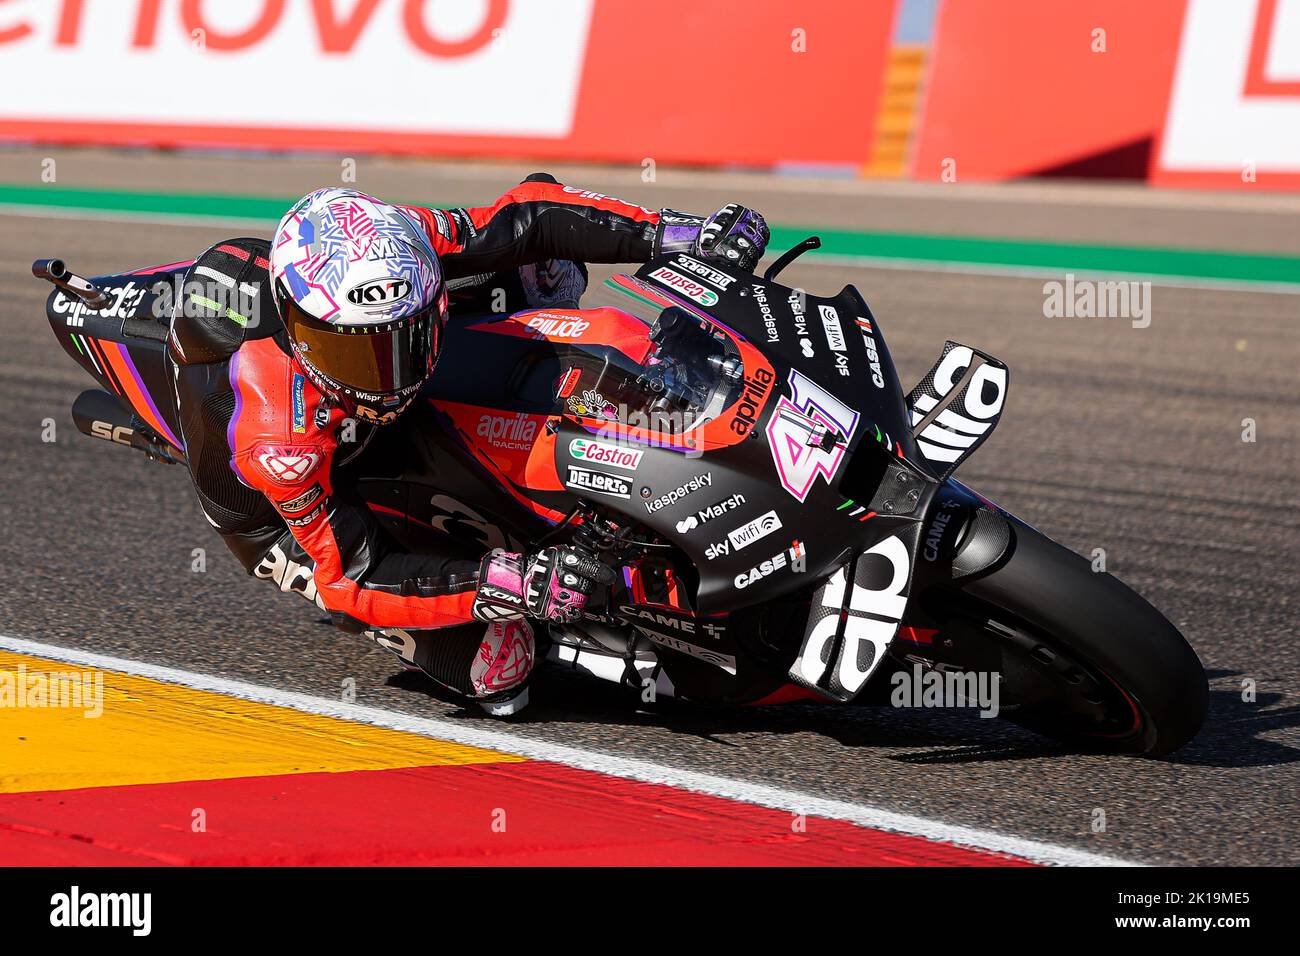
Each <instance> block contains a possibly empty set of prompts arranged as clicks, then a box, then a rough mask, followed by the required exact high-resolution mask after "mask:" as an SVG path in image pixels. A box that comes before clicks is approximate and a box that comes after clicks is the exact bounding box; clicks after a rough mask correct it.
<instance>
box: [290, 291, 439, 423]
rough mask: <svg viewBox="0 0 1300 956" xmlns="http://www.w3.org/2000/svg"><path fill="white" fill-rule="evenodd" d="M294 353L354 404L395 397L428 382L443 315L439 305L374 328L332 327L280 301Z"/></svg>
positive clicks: (295, 305) (292, 302)
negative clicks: (359, 399)
mask: <svg viewBox="0 0 1300 956" xmlns="http://www.w3.org/2000/svg"><path fill="white" fill-rule="evenodd" d="M281 305H282V308H284V309H285V312H286V314H285V316H284V318H285V326H286V327H287V328H288V330H289V337H290V338H291V339H292V341H293V345H294V348H295V349H296V350H297V351H298V353H299V356H300V357H301V358H302V360H303V361H305V362H307V363H308V364H310V365H311V366H312V367H313V368H314V369H316V371H317V372H319V373H320V374H321V376H322V377H323V378H325V379H326V380H327V381H328V382H330V383H331V384H334V385H336V386H338V387H339V388H340V389H341V390H342V391H344V392H348V393H351V395H352V397H353V398H363V399H364V398H367V397H369V396H374V397H382V396H386V395H394V394H399V393H402V392H406V391H407V390H409V389H411V388H413V387H415V386H418V385H420V384H421V383H422V382H424V380H425V379H426V378H428V377H429V372H430V370H431V369H432V367H433V357H434V356H435V355H436V352H437V338H438V328H439V326H440V325H441V321H442V315H441V310H440V309H439V307H438V305H437V304H436V303H435V304H434V305H431V306H429V307H428V308H427V309H424V310H423V311H421V312H418V313H416V314H415V315H410V316H406V317H404V318H401V319H394V320H393V321H391V322H385V323H382V324H377V325H355V326H348V325H330V324H329V323H326V322H321V321H320V320H319V319H315V318H312V317H311V316H309V315H307V314H306V313H305V312H303V311H302V310H301V309H299V307H298V305H297V304H296V303H295V302H294V301H293V300H292V299H282V300H281Z"/></svg>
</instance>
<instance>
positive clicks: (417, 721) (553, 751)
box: [0, 634, 1143, 866]
mask: <svg viewBox="0 0 1300 956" xmlns="http://www.w3.org/2000/svg"><path fill="white" fill-rule="evenodd" d="M0 650H7V651H13V652H15V653H19V654H30V655H33V656H36V657H47V658H52V659H54V660H58V661H65V662H67V663H70V664H80V665H82V666H85V667H97V668H101V669H103V670H111V671H119V672H121V673H125V674H132V675H135V676H137V677H147V678H151V679H153V680H158V681H163V682H165V683H168V684H179V685H180V686H182V687H189V688H192V689H194V690H205V691H212V692H214V693H218V694H225V695H227V696H229V697H238V698H240V699H242V700H251V701H257V702H259V703H264V704H273V705H275V706H278V707H288V708H291V709H293V710H300V711H303V712H305V713H309V714H318V715H322V716H325V717H338V718H341V719H344V720H351V721H355V722H357V723H362V724H372V725H374V726H377V727H388V728H391V729H393V730H404V731H406V732H408V733H413V734H420V735H422V736H425V737H434V738H437V739H439V740H448V741H451V742H453V743H458V744H462V745H464V746H468V747H483V748H485V749H488V750H502V751H505V752H507V753H512V754H518V755H519V756H522V757H529V758H532V759H534V760H547V761H551V762H553V763H560V764H564V765H566V766H569V767H577V768H579V769H582V770H592V771H595V772H597V773H603V774H606V775H608V776H611V777H621V778H624V779H627V780H640V781H643V782H645V783H659V784H666V785H668V786H670V787H677V788H679V789H682V790H691V791H694V792H696V793H705V794H711V795H713V796H717V797H724V798H726V799H729V800H738V801H741V802H742V803H752V804H756V805H758V806H763V807H771V808H774V809H778V810H789V811H791V812H792V813H803V814H808V815H810V816H817V817H826V818H829V819H834V820H846V821H848V822H850V823H856V824H858V825H859V826H864V827H870V828H872V829H876V830H889V831H891V832H894V833H905V834H909V835H911V836H919V837H925V838H926V839H929V840H938V841H941V842H944V843H955V844H958V845H960V846H966V847H972V848H975V849H980V850H987V851H991V852H994V853H1005V854H1009V855H1011V856H1016V857H1020V858H1021V859H1025V860H1032V861H1034V862H1036V863H1044V864H1049V865H1054V866H1141V865H1143V864H1140V863H1134V862H1131V861H1127V860H1118V859H1115V858H1114V857H1108V856H1101V855H1099V854H1096V853H1088V852H1087V851H1084V850H1076V849H1072V848H1070V847H1064V846H1056V845H1054V844H1051V843H1042V842H1039V841H1037V840H1028V839H1024V838H1022V837H1016V836H1010V835H1007V834H1004V833H996V832H994V831H992V830H981V829H977V828H975V827H965V826H957V825H955V824H950V823H942V822H940V821H938V820H928V819H926V818H925V817H916V816H911V815H909V814H905V813H895V812H894V811H892V810H883V809H880V808H878V807H871V806H865V805H862V804H856V803H848V802H845V801H842V800H828V799H826V798H824V797H818V796H813V795H811V794H804V793H799V792H798V791H794V790H786V789H783V788H780V787H773V786H768V785H766V784H760V783H751V782H748V781H744V780H732V779H729V778H727V777H718V776H714V775H712V774H706V773H697V772H695V771H693V770H681V769H678V768H676V767H668V766H665V765H663V764H657V763H651V762H649V761H645V760H635V759H632V758H628V757H619V756H615V755H613V754H604V753H597V752H595V751H591V750H583V749H580V748H578V747H566V746H564V745H562V744H553V743H548V742H546V741H542V740H536V739H533V738H529V737H523V736H520V735H518V734H513V733H510V732H509V731H504V730H486V729H482V728H480V727H478V726H472V725H469V724H465V723H462V722H459V721H449V720H439V719H436V718H431V717H417V716H414V715H412V714H402V713H398V712H396V711H391V710H383V709H382V708H378V707H365V706H362V705H360V704H347V703H343V702H342V701H334V700H329V699H328V698H324V697H313V696H311V695H309V694H299V693H295V692H293V691H287V690H278V689H276V688H274V687H263V686H261V685H258V684H246V683H244V682H243V681H236V680H229V679H227V678H224V677H213V676H211V675H209V674H197V673H194V672H193V671H185V670H177V669H174V668H171V667H159V666H158V665H156V664H146V663H143V662H141V661H134V660H129V659H127V658H121V657H110V656H108V655H106V654H97V653H94V652H93V651H84V650H80V649H76V648H70V647H58V646H55V645H53V644H43V643H40V642H39V641H29V640H26V639H24V638H20V637H9V636H8V635H2V634H0Z"/></svg>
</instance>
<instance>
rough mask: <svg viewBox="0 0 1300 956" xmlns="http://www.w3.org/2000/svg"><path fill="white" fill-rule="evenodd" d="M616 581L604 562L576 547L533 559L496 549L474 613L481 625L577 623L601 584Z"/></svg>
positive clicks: (486, 562)
mask: <svg viewBox="0 0 1300 956" xmlns="http://www.w3.org/2000/svg"><path fill="white" fill-rule="evenodd" d="M613 579H614V572H613V571H612V570H610V568H609V567H607V566H606V565H605V564H603V563H602V562H601V561H600V560H599V559H597V558H594V557H591V556H590V555H588V554H586V553H585V552H582V551H578V550H576V549H574V548H570V547H551V548H543V549H542V550H540V551H537V552H535V553H533V554H529V555H524V554H518V553H511V552H508V551H493V552H491V553H489V554H488V555H487V556H485V557H484V558H483V564H482V566H481V568H480V570H479V583H478V593H477V594H476V595H475V596H474V605H473V608H472V610H471V613H472V614H473V615H474V617H476V618H478V619H479V620H480V621H500V620H506V619H511V618H520V617H524V616H527V617H533V618H537V619H538V620H542V621H551V622H556V623H562V622H565V621H576V620H577V619H578V618H580V617H582V610H583V608H585V607H586V606H587V599H588V598H589V597H590V596H591V592H592V591H594V590H595V588H596V585H598V584H608V583H610V582H611V581H612V580H613Z"/></svg>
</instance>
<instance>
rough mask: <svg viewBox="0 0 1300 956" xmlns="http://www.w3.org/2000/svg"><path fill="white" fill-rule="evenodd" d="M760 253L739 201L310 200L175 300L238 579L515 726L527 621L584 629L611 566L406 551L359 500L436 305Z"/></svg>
mask: <svg viewBox="0 0 1300 956" xmlns="http://www.w3.org/2000/svg"><path fill="white" fill-rule="evenodd" d="M767 240H768V230H767V226H766V223H765V222H764V221H763V218H762V216H760V215H759V214H758V213H757V212H754V211H753V210H751V209H748V208H746V207H744V206H740V205H738V204H729V205H727V206H724V207H723V208H722V209H720V210H718V211H717V212H716V213H714V214H713V215H711V216H708V217H701V216H692V215H686V214H682V213H678V212H674V211H672V210H667V209H665V210H661V211H653V210H650V209H646V208H644V207H641V206H635V205H632V204H629V203H625V202H623V201H621V200H618V199H613V198H611V197H608V196H603V195H601V194H599V193H594V192H591V191H588V190H581V189H576V188H572V187H568V186H564V185H562V184H560V183H559V182H557V181H556V180H555V179H554V178H553V177H551V176H549V175H547V174H544V173H538V174H534V175H532V176H529V177H528V178H527V179H526V180H524V182H522V183H521V184H520V185H518V186H516V187H514V188H513V189H510V190H508V191H507V192H506V193H505V194H504V195H502V196H501V197H500V198H499V199H498V200H497V201H496V202H495V203H493V204H492V205H491V206H485V207H477V208H456V209H431V208H424V207H419V206H398V205H393V204H389V203H386V202H383V201H382V200H379V199H376V198H374V197H372V196H368V195H365V194H364V193H360V192H357V191H356V190H352V189H345V188H326V189H320V190H317V191H315V192H313V193H310V194H308V195H307V196H305V197H303V198H302V199H301V200H300V201H299V202H298V203H296V204H295V205H294V206H293V208H291V209H290V210H289V211H288V213H286V214H285V216H284V218H283V219H281V221H280V224H279V226H278V227H277V229H276V233H275V238H274V239H273V240H272V241H271V243H270V244H269V246H268V244H267V243H266V242H265V241H263V240H255V239H236V240H230V241H227V242H224V243H218V244H217V245H215V246H213V247H212V248H211V249H209V250H207V251H206V252H205V253H203V255H201V256H200V257H199V258H198V259H197V260H196V261H195V264H194V265H193V266H192V267H191V269H190V271H189V273H188V274H187V281H186V283H185V285H184V286H183V287H182V292H184V290H185V289H192V288H194V287H195V285H196V284H201V286H202V288H201V289H200V290H199V291H197V292H194V291H191V292H190V293H189V295H187V296H185V295H183V297H182V299H181V300H180V301H178V305H177V309H176V311H175V313H174V316H173V319H172V325H171V330H170V333H169V336H168V353H169V356H170V362H171V364H172V367H173V372H174V381H175V388H176V399H177V407H178V408H179V410H180V414H179V418H180V423H181V431H182V438H183V441H184V443H185V446H186V448H185V450H186V457H187V461H188V463H189V468H190V471H191V476H192V478H193V480H194V483H195V486H196V489H197V491H198V495H199V501H200V504H201V506H202V507H203V510H204V513H205V514H206V516H207V518H208V520H209V522H210V523H211V524H212V525H213V526H214V527H215V528H216V529H217V531H218V532H219V533H220V534H221V535H222V537H223V539H224V540H225V542H226V544H227V545H228V546H229V547H230V549H231V551H232V552H233V553H234V554H235V556H236V557H237V558H238V559H239V560H240V562H241V563H242V564H243V565H244V567H245V569H246V570H247V571H248V572H249V573H250V574H254V575H257V576H260V577H266V578H270V579H272V580H275V581H276V583H277V584H279V586H280V587H281V589H282V590H299V591H300V592H302V593H303V594H304V596H307V597H309V598H312V599H314V600H316V602H317V603H318V604H319V605H320V606H322V607H323V608H325V609H327V610H328V611H329V612H330V615H331V618H332V619H333V621H334V623H335V624H336V625H338V626H340V627H343V628H344V629H346V630H350V631H354V632H357V633H362V632H369V633H371V634H372V636H374V632H376V631H381V630H382V633H383V635H384V638H383V640H381V643H383V644H384V645H385V646H387V647H389V648H390V649H391V650H394V651H395V652H397V653H398V655H399V656H400V657H402V658H403V660H404V662H406V663H407V664H408V665H410V666H415V667H418V668H419V669H421V670H423V671H425V672H426V673H427V674H429V675H430V676H431V677H432V678H434V680H436V681H437V682H439V683H440V684H442V685H443V686H444V687H446V688H449V689H451V690H452V691H454V692H456V693H457V694H460V695H462V696H464V697H470V698H475V699H477V700H479V701H480V702H482V703H483V704H484V705H485V709H487V710H489V712H498V713H511V712H513V711H515V710H517V709H519V708H520V707H521V706H523V704H524V703H525V702H526V683H525V682H526V680H527V678H528V675H529V673H530V671H531V669H532V666H533V658H534V642H533V633H532V629H531V627H530V625H529V623H528V621H529V619H532V620H536V621H542V622H562V621H570V620H575V619H577V618H578V617H580V616H581V614H582V610H583V608H584V606H585V605H586V602H587V599H588V595H589V594H590V593H591V592H592V590H593V589H594V588H595V586H596V585H598V584H601V583H607V582H608V581H609V580H610V579H611V578H612V572H611V570H610V569H608V568H606V567H604V566H603V565H602V564H601V563H600V562H599V561H597V560H596V559H594V558H592V557H591V556H589V555H588V554H586V553H583V552H580V551H577V550H575V549H572V548H569V547H563V546H561V547H548V548H543V549H541V550H539V551H537V552H535V553H531V554H522V553H507V552H504V551H502V550H495V551H490V552H489V553H487V554H486V555H473V556H466V555H464V554H463V553H461V552H460V551H459V549H457V548H455V547H452V546H450V545H449V546H448V548H447V549H446V551H445V553H437V554H411V553H406V552H404V551H403V550H402V549H401V548H400V547H399V546H398V545H397V543H396V542H395V541H394V540H393V539H392V538H391V537H390V536H389V535H388V534H387V533H386V532H385V531H384V530H383V529H382V527H381V526H380V524H379V522H378V520H377V519H376V518H375V516H374V515H373V514H372V512H371V510H370V509H369V508H368V507H367V506H366V505H365V504H364V502H363V501H362V500H361V498H360V497H359V496H358V495H357V494H356V492H355V481H356V479H357V478H358V477H359V474H358V462H359V461H364V462H366V463H367V467H369V462H370V461H372V460H373V458H374V455H373V454H372V455H363V454H362V453H363V452H364V450H365V449H366V448H367V446H369V445H370V444H372V441H373V439H374V438H375V436H376V435H377V434H379V433H381V432H389V433H390V434H392V433H394V432H400V429H388V428H383V427H381V426H389V425H391V424H392V423H394V422H397V421H399V420H400V419H401V416H402V415H403V413H404V412H405V411H406V410H407V409H408V408H409V407H410V406H411V404H412V402H413V401H414V400H415V398H416V396H417V394H418V393H419V391H420V388H421V386H422V385H423V384H424V383H425V382H426V381H427V380H428V378H429V376H430V374H431V373H432V370H433V367H434V363H435V362H436V361H437V360H438V358H439V352H440V344H441V342H440V332H441V329H442V325H443V321H444V319H445V317H446V315H447V311H448V308H449V305H450V306H451V307H457V308H459V307H461V306H460V305H458V304H457V303H463V304H464V306H465V307H476V306H475V304H474V303H475V302H476V301H477V299H476V297H479V298H481V295H482V293H483V292H485V291H487V290H496V289H505V290H506V299H507V302H508V304H509V308H510V310H511V311H518V310H520V309H522V308H529V307H531V308H536V307H539V306H555V305H558V304H566V305H571V306H576V304H577V299H578V297H579V296H580V295H581V294H582V292H583V291H584V290H585V287H586V271H585V267H584V266H583V263H585V262H609V263H612V262H644V261H647V260H648V259H650V258H652V257H654V256H657V255H661V254H664V253H671V252H677V251H685V252H691V253H692V254H694V255H696V256H699V257H701V258H706V259H716V260H719V261H723V262H726V263H727V264H730V265H734V266H737V267H739V268H742V269H752V268H753V267H754V266H755V265H757V263H758V260H759V259H760V258H761V257H762V254H763V251H764V248H765V246H766V243H767ZM457 287H458V288H457ZM449 292H451V293H452V294H451V295H450V296H449ZM268 298H269V300H270V303H271V305H270V306H269V307H268V306H266V305H265V303H266V300H267V299H268ZM231 303H234V304H233V305H232V304H231ZM466 359H467V360H471V357H468V356H467V357H466ZM349 439H351V440H349ZM377 444H379V445H383V442H379V443H377ZM394 444H395V445H396V446H397V449H398V453H400V449H401V447H402V445H403V443H402V442H396V443H394Z"/></svg>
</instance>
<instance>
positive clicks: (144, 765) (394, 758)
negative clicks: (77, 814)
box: [0, 651, 524, 793]
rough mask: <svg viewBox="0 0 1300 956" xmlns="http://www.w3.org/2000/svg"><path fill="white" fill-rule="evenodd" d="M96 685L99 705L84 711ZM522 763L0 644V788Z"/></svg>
mask: <svg viewBox="0 0 1300 956" xmlns="http://www.w3.org/2000/svg"><path fill="white" fill-rule="evenodd" d="M57 675H62V676H63V677H64V678H66V680H65V681H64V682H63V683H62V684H61V685H60V684H59V683H58V682H57V680H55V679H54V678H55V677H56V676H57ZM20 676H21V678H22V680H21V681H20V679H19V678H20ZM87 677H89V681H87V680H86V678H87ZM73 680H75V681H77V682H80V685H81V686H80V688H78V690H79V691H80V692H81V693H82V699H81V700H80V704H81V705H82V706H81V708H80V709H77V708H73V707H68V706H48V703H52V702H55V701H58V700H60V692H62V696H61V699H62V701H64V702H65V703H66V702H68V701H75V700H77V697H76V696H75V694H74V692H73V688H72V684H71V681H73ZM100 680H102V685H100V686H101V687H102V700H100V703H101V704H102V708H103V712H102V714H101V715H100V716H99V717H93V718H92V717H87V716H86V714H87V713H89V712H93V711H94V707H95V700H96V698H97V696H98V695H99V693H100V692H98V691H97V690H96V684H97V682H98V681H100ZM42 681H43V682H44V684H43V685H42V683H41V682H42ZM20 684H21V685H22V686H19V685H20ZM42 686H43V687H44V689H45V690H46V692H47V693H46V694H45V697H46V701H47V706H26V704H28V703H37V702H39V699H40V697H39V696H38V690H39V689H40V688H41V687H42ZM87 692H88V693H87ZM17 694H22V695H23V697H22V703H23V704H24V706H19V705H18V704H19V701H18V699H17V697H16V695H17ZM523 759H524V758H522V757H518V756H515V755H513V754H505V753H498V752H496V751H493V750H483V749H480V748H478V747H466V746H462V745H461V744H454V743H449V742H447V741H443V740H434V739H431V738H429V737H422V736H420V735H418V734H408V733H405V732H404V731H399V730H388V729H386V728H383V727H372V726H370V725H368V724H358V723H353V722H351V721H348V720H341V719H337V718H334V717H320V716H316V715H314V714H306V713H302V712H300V711H296V710H290V709H288V708H285V707H275V706H273V705H270V704H256V703H251V702H249V701H244V700H239V699H237V698H233V697H226V696H224V695H222V694H215V693H211V692H209V691H201V690H191V689H189V688H187V687H178V686H176V685H175V684H165V683H163V682H161V681H155V680H149V679H147V678H143V677H133V676H131V675H129V674H119V673H116V672H114V671H100V670H96V669H93V668H83V667H80V666H78V665H74V664H65V663H63V662H60V661H53V660H45V659H43V658H38V657H28V656H26V655H23V654H13V653H10V652H8V651H0V793H21V792H27V791H33V790H72V789H77V788H80V787H107V786H121V785H125V784H138V783H171V782H175V781H179V780H218V779H225V778H229V777H260V776H268V775H274V774H286V773H319V772H326V773H338V772H341V771H348V770H385V769H391V768H396V767H425V766H431V765H440V766H451V765H458V764H481V763H506V762H511V763H513V762H517V761H521V760H523Z"/></svg>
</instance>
